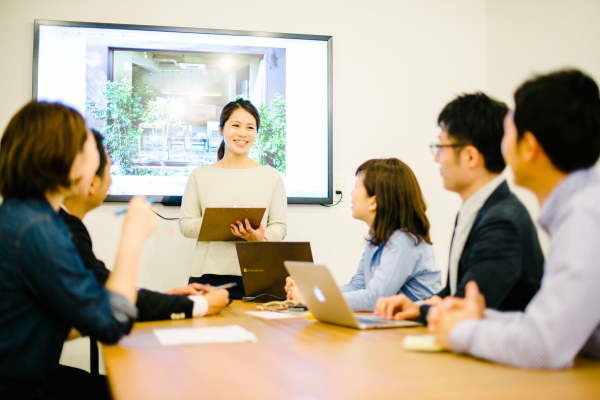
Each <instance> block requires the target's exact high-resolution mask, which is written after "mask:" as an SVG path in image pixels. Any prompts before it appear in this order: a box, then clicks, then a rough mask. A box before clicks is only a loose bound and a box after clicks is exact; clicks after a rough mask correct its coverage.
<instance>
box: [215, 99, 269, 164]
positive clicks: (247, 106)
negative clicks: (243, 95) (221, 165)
mask: <svg viewBox="0 0 600 400" xmlns="http://www.w3.org/2000/svg"><path fill="white" fill-rule="evenodd" d="M238 108H243V109H244V110H246V111H247V112H248V113H250V115H252V116H253V117H254V119H255V120H256V131H257V132H258V128H260V115H259V114H258V110H257V109H256V107H254V105H253V104H252V103H250V102H249V101H248V100H244V99H237V100H236V101H232V102H230V103H227V105H226V106H225V107H223V111H221V122H220V123H219V125H220V126H221V129H223V127H224V126H225V123H226V122H227V121H228V120H229V118H230V117H231V114H233V112H234V111H235V110H237V109H238ZM224 156H225V137H223V141H222V142H221V145H220V146H219V151H218V152H217V159H219V160H221V159H223V157H224Z"/></svg>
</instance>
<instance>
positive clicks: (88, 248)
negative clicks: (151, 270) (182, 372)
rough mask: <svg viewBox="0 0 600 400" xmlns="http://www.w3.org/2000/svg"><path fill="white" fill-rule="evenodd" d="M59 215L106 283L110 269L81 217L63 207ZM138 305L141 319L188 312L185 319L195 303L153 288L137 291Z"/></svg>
mask: <svg viewBox="0 0 600 400" xmlns="http://www.w3.org/2000/svg"><path fill="white" fill-rule="evenodd" d="M59 215H60V216H61V218H62V219H63V221H65V224H66V225H67V227H68V228H69V231H71V235H72V240H73V243H74V244H75V247H76V248H77V251H78V252H79V256H80V257H81V260H82V261H83V265H85V267H86V268H87V269H90V270H92V272H94V275H96V279H98V281H99V282H100V283H102V284H105V283H106V281H107V279H108V276H109V275H110V271H109V270H108V269H107V268H106V266H105V265H104V263H103V262H102V261H100V260H98V259H97V258H96V256H95V255H94V252H93V251H92V238H91V237H90V234H89V232H88V230H87V228H86V227H85V225H84V224H83V222H81V220H80V219H79V218H77V217H75V216H73V215H70V214H69V213H67V212H66V211H65V210H63V209H62V208H61V209H60V212H59ZM136 307H137V308H138V312H139V313H138V321H157V320H161V319H171V314H173V313H175V314H180V313H185V317H186V318H191V317H192V309H193V308H194V302H193V301H192V300H190V299H189V298H188V297H187V296H178V295H168V294H163V293H158V292H153V291H151V290H145V289H140V290H139V291H138V296H137V302H136Z"/></svg>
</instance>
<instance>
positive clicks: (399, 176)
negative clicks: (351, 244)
mask: <svg viewBox="0 0 600 400" xmlns="http://www.w3.org/2000/svg"><path fill="white" fill-rule="evenodd" d="M359 175H360V177H362V181H363V184H364V185H365V188H366V189H367V194H368V195H369V197H371V196H375V199H376V201H377V214H376V215H375V221H374V222H373V226H372V227H371V231H370V233H371V238H370V239H369V241H370V242H371V243H372V244H373V245H375V246H379V245H382V244H383V245H385V244H386V243H387V242H388V240H390V237H391V236H392V234H393V233H394V231H396V230H397V229H400V230H402V231H403V232H404V233H406V234H407V235H408V236H409V237H410V238H411V239H412V241H413V242H414V244H415V246H416V245H418V244H419V243H421V241H422V240H424V241H425V242H426V243H429V244H431V240H430V238H429V220H428V219H427V216H426V215H425V211H426V210H427V206H426V205H425V199H424V198H423V193H421V188H420V187H419V182H417V178H416V177H415V174H414V173H413V172H412V170H411V169H410V167H409V166H408V165H406V164H404V163H403V162H402V161H400V160H398V159H397V158H388V159H375V160H369V161H366V162H364V163H363V164H362V165H361V166H360V167H358V169H357V170H356V176H359Z"/></svg>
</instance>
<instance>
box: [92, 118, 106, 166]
mask: <svg viewBox="0 0 600 400" xmlns="http://www.w3.org/2000/svg"><path fill="white" fill-rule="evenodd" d="M92 133H93V134H94V138H95V139H96V147H98V153H99V154H100V166H99V167H98V170H97V171H96V175H97V176H98V177H100V178H104V169H105V168H106V163H108V155H107V154H106V150H105V149H104V144H103V143H102V141H103V140H104V136H102V134H101V133H100V132H98V131H97V130H96V129H92Z"/></svg>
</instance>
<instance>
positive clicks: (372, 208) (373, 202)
mask: <svg viewBox="0 0 600 400" xmlns="http://www.w3.org/2000/svg"><path fill="white" fill-rule="evenodd" d="M369 211H377V197H375V196H373V197H370V198H369Z"/></svg>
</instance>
